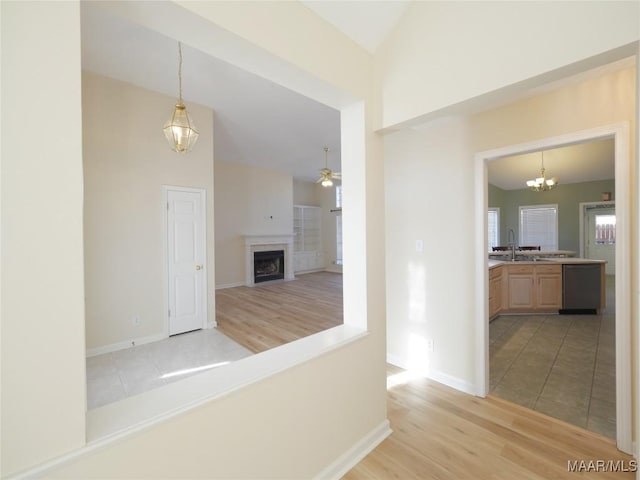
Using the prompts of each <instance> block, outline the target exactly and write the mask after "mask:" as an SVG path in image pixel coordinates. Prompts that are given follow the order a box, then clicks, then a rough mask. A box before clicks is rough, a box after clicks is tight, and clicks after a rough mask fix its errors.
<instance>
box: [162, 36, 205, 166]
mask: <svg viewBox="0 0 640 480" xmlns="http://www.w3.org/2000/svg"><path fill="white" fill-rule="evenodd" d="M178 90H179V96H178V103H177V104H176V106H175V108H174V110H173V114H172V115H171V118H170V119H169V120H167V122H166V123H165V124H164V127H163V129H162V130H163V131H164V135H165V137H167V141H168V142H169V145H170V146H171V149H172V150H174V151H176V152H178V153H188V152H190V151H191V149H192V148H193V146H194V145H195V143H196V141H197V140H198V136H199V134H198V130H197V129H196V126H195V124H194V123H193V120H192V119H191V116H190V115H189V112H187V107H185V105H184V103H183V101H182V44H181V43H180V42H178Z"/></svg>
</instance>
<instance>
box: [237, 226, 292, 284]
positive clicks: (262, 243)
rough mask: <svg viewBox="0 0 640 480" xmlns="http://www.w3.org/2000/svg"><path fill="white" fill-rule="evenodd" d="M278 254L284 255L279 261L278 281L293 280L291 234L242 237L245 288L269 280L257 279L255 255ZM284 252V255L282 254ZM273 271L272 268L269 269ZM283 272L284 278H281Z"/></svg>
mask: <svg viewBox="0 0 640 480" xmlns="http://www.w3.org/2000/svg"><path fill="white" fill-rule="evenodd" d="M275 251H277V252H279V254H280V255H284V258H282V259H281V260H280V265H278V269H279V270H280V275H279V276H278V277H277V278H279V279H281V278H284V280H285V281H288V280H293V279H295V277H294V275H293V234H292V233H283V234H277V235H245V236H244V252H245V257H244V265H245V285H246V286H247V287H253V286H254V285H255V284H256V283H257V282H266V281H268V280H271V279H265V278H264V277H262V278H261V279H260V280H258V279H257V276H256V274H255V270H254V266H255V262H256V256H255V254H256V253H264V252H267V253H268V252H275ZM283 252H284V253H283ZM269 268H270V269H274V267H273V266H271V267H269ZM282 272H284V277H283V276H282Z"/></svg>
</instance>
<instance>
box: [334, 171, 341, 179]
mask: <svg viewBox="0 0 640 480" xmlns="http://www.w3.org/2000/svg"><path fill="white" fill-rule="evenodd" d="M331 176H332V177H333V178H335V179H337V180H340V179H341V178H342V173H340V172H333V173H331Z"/></svg>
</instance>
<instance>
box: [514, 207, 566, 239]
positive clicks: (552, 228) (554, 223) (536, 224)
mask: <svg viewBox="0 0 640 480" xmlns="http://www.w3.org/2000/svg"><path fill="white" fill-rule="evenodd" d="M520 245H532V246H538V245H539V246H540V249H541V250H558V205H534V206H526V207H520Z"/></svg>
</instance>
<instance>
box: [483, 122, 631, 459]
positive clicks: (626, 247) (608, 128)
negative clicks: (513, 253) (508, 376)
mask: <svg viewBox="0 0 640 480" xmlns="http://www.w3.org/2000/svg"><path fill="white" fill-rule="evenodd" d="M611 137H613V138H614V142H615V176H616V179H618V180H619V181H616V182H615V199H616V242H617V244H616V432H617V434H616V444H617V447H618V449H620V450H622V451H623V452H626V453H629V454H631V453H632V444H631V430H632V428H631V425H632V415H631V387H632V376H631V311H630V308H631V296H630V285H631V272H630V265H631V230H630V217H631V202H630V191H629V182H628V181H625V180H627V179H629V178H630V176H631V163H630V152H629V123H628V122H623V123H617V124H613V125H605V126H601V127H596V128H592V129H589V130H582V131H579V132H572V133H568V134H565V135H559V136H556V137H549V138H543V139H539V140H535V141H532V142H527V143H521V144H517V145H509V146H506V147H501V148H497V149H494V150H487V151H484V152H479V153H476V155H475V159H474V163H475V200H476V201H475V205H476V209H475V226H476V229H475V230H476V240H477V241H476V242H475V243H476V249H475V257H476V259H475V266H476V268H475V280H476V292H475V297H476V306H477V309H476V311H478V312H480V313H479V314H478V316H477V318H476V326H477V328H476V340H475V344H476V362H475V363H476V395H478V396H481V397H484V396H486V395H487V393H488V391H489V368H488V365H489V341H488V338H489V311H488V300H487V292H488V288H487V285H488V258H487V257H488V256H487V253H486V252H487V226H486V210H487V189H488V187H487V162H488V161H491V160H494V159H496V158H499V157H504V156H508V155H517V154H523V153H529V152H535V151H538V150H543V149H549V148H554V147H559V146H565V145H572V144H576V143H582V142H584V141H588V140H596V139H601V138H611ZM618 266H619V268H618Z"/></svg>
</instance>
